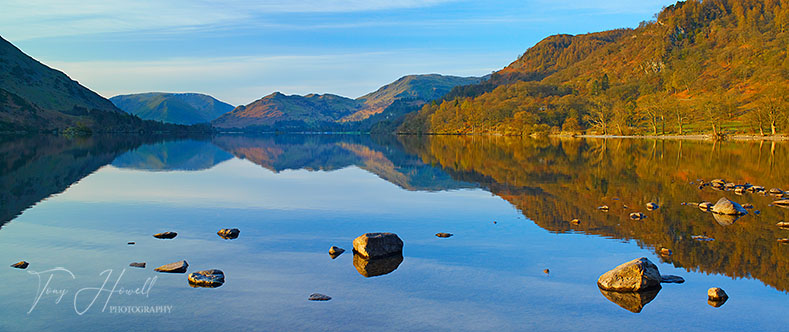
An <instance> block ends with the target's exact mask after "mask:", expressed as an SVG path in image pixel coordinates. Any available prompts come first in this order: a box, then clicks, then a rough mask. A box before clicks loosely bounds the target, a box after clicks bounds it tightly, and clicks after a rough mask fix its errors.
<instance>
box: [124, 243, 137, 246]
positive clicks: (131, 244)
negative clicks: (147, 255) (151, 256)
mask: <svg viewBox="0 0 789 332" xmlns="http://www.w3.org/2000/svg"><path fill="white" fill-rule="evenodd" d="M126 244H128V245H130V246H133V245H135V244H136V243H134V242H126Z"/></svg>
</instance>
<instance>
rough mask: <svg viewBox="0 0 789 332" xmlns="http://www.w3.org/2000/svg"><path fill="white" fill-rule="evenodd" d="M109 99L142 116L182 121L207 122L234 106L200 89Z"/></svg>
mask: <svg viewBox="0 0 789 332" xmlns="http://www.w3.org/2000/svg"><path fill="white" fill-rule="evenodd" d="M110 101H111V102H112V103H113V104H115V106H117V107H118V108H120V109H121V110H123V111H124V112H126V113H129V114H134V115H136V116H139V117H140V118H141V119H143V120H155V121H162V122H168V123H176V124H184V125H191V124H197V123H208V122H211V121H212V120H214V119H216V118H218V117H219V116H221V115H222V114H225V113H227V112H230V111H232V110H233V106H231V105H230V104H227V103H224V102H221V101H219V100H217V99H215V98H214V97H211V96H208V95H204V94H199V93H162V92H149V93H139V94H130V95H120V96H115V97H112V98H110Z"/></svg>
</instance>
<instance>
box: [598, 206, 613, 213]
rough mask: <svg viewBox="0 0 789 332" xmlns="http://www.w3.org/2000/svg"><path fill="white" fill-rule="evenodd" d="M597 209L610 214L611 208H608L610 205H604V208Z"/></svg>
mask: <svg viewBox="0 0 789 332" xmlns="http://www.w3.org/2000/svg"><path fill="white" fill-rule="evenodd" d="M597 209H598V210H600V211H603V212H608V210H609V209H610V208H609V207H608V205H603V206H598V207H597Z"/></svg>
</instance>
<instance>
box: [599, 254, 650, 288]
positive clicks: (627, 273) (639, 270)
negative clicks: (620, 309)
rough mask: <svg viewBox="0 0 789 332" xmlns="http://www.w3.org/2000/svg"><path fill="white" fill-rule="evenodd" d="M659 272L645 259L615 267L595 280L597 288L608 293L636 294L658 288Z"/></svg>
mask: <svg viewBox="0 0 789 332" xmlns="http://www.w3.org/2000/svg"><path fill="white" fill-rule="evenodd" d="M660 280H661V277H660V271H658V267H657V266H656V265H655V264H653V263H652V262H651V261H649V259H647V258H646V257H641V258H637V259H634V260H632V261H629V262H627V263H624V264H622V265H619V266H617V267H616V268H614V269H613V270H611V271H608V272H606V273H604V274H603V275H601V276H600V278H598V279H597V286H598V287H600V288H602V289H604V290H608V291H616V292H638V291H644V290H648V289H652V288H656V287H660Z"/></svg>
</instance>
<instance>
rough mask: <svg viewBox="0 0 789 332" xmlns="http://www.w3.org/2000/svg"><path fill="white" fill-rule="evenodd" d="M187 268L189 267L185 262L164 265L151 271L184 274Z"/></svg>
mask: <svg viewBox="0 0 789 332" xmlns="http://www.w3.org/2000/svg"><path fill="white" fill-rule="evenodd" d="M188 267H189V263H187V262H186V261H180V262H175V263H170V264H165V265H162V266H160V267H157V268H155V269H153V270H154V271H156V272H165V273H185V272H186V269H187V268H188Z"/></svg>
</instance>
